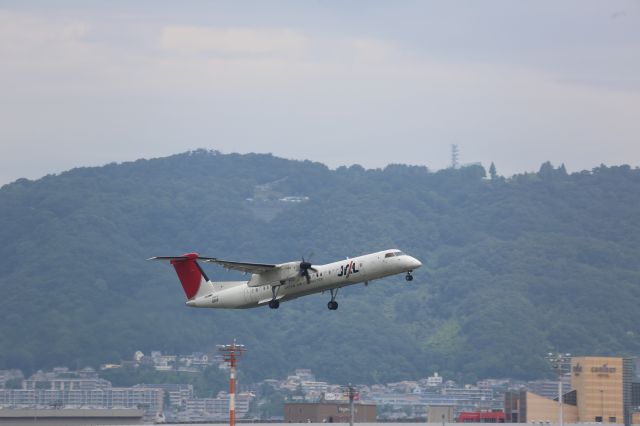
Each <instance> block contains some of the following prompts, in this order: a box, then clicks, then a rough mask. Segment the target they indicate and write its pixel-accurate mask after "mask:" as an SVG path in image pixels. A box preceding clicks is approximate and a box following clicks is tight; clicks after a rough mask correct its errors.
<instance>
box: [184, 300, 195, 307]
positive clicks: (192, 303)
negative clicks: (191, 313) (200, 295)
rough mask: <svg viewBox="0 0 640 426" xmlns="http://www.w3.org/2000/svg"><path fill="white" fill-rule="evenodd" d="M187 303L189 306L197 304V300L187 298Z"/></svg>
mask: <svg viewBox="0 0 640 426" xmlns="http://www.w3.org/2000/svg"><path fill="white" fill-rule="evenodd" d="M185 304H186V305H187V306H196V301H195V300H187V301H186V302H185Z"/></svg>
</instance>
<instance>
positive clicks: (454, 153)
mask: <svg viewBox="0 0 640 426" xmlns="http://www.w3.org/2000/svg"><path fill="white" fill-rule="evenodd" d="M458 153H459V151H458V145H456V144H455V143H453V144H451V168H452V169H457V168H458Z"/></svg>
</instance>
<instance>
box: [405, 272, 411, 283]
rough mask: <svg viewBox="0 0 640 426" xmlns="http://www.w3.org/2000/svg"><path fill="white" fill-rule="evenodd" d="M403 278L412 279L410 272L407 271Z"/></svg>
mask: <svg viewBox="0 0 640 426" xmlns="http://www.w3.org/2000/svg"><path fill="white" fill-rule="evenodd" d="M404 279H405V280H407V281H413V275H411V272H407V275H406V276H405V277H404Z"/></svg>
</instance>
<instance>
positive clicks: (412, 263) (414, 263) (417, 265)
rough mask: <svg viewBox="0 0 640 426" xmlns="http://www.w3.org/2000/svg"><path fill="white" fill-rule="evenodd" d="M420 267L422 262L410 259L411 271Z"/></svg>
mask: <svg viewBox="0 0 640 426" xmlns="http://www.w3.org/2000/svg"><path fill="white" fill-rule="evenodd" d="M421 266H422V262H420V261H419V260H418V259H416V258H415V257H412V258H411V267H412V268H413V269H418V268H419V267H421Z"/></svg>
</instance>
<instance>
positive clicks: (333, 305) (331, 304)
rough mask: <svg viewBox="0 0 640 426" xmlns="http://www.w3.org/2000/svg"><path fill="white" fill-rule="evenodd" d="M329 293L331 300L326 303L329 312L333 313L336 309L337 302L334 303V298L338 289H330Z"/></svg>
mask: <svg viewBox="0 0 640 426" xmlns="http://www.w3.org/2000/svg"><path fill="white" fill-rule="evenodd" d="M329 291H330V292H331V300H330V301H329V303H327V308H329V310H330V311H335V310H336V309H338V302H336V296H337V295H338V289H337V288H332V289H331V290H329Z"/></svg>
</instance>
